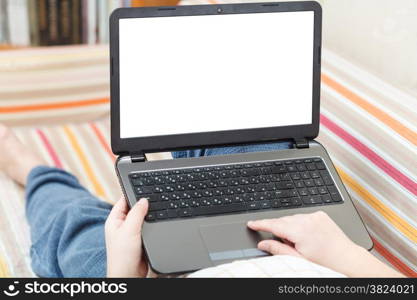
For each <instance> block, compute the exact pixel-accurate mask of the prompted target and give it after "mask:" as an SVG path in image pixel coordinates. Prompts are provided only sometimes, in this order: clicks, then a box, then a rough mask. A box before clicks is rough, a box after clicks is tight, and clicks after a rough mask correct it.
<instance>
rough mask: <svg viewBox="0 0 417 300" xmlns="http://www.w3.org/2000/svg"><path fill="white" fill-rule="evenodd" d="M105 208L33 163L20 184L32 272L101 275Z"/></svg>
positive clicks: (64, 177)
mask: <svg viewBox="0 0 417 300" xmlns="http://www.w3.org/2000/svg"><path fill="white" fill-rule="evenodd" d="M291 147H292V144H291V143H289V142H288V143H287V142H283V143H270V144H261V145H249V146H239V147H223V148H211V149H198V150H188V151H178V152H173V153H172V154H173V157H174V158H184V157H197V156H209V155H222V154H232V153H244V152H257V151H272V150H277V149H288V148H291ZM111 208H112V206H111V205H110V204H108V203H105V202H103V201H100V200H99V199H97V198H96V197H94V196H93V195H92V194H91V193H90V192H89V191H87V190H86V189H85V188H84V187H83V186H81V185H80V184H79V182H78V180H77V178H75V177H74V176H73V175H71V174H69V173H68V172H65V171H63V170H60V169H56V168H50V167H45V166H39V167H36V168H34V169H33V170H32V171H31V172H30V174H29V176H28V180H27V187H26V216H27V219H28V222H29V225H30V234H31V241H32V246H31V249H30V256H31V262H32V269H33V271H34V272H35V273H36V274H37V275H38V276H41V277H105V276H106V248H105V240H104V223H105V221H106V219H107V216H108V214H109V212H110V210H111Z"/></svg>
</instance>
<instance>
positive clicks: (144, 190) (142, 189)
mask: <svg viewBox="0 0 417 300" xmlns="http://www.w3.org/2000/svg"><path fill="white" fill-rule="evenodd" d="M152 190H153V189H152V187H148V186H138V187H135V193H136V195H145V194H151V193H152Z"/></svg>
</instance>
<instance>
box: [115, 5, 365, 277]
mask: <svg viewBox="0 0 417 300" xmlns="http://www.w3.org/2000/svg"><path fill="white" fill-rule="evenodd" d="M321 21H322V13H321V7H320V5H319V4H318V3H316V2H310V1H308V2H290V3H285V2H284V3H251V4H226V5H196V6H178V7H146V8H127V9H126V8H125V9H123V8H122V9H118V10H116V11H115V12H113V14H112V15H111V18H110V54H111V146H112V150H113V152H114V154H115V155H117V156H118V159H117V161H116V164H115V165H116V171H117V175H118V178H119V179H120V184H121V187H122V189H123V192H124V195H125V197H126V199H127V201H128V203H129V205H130V206H132V205H134V204H135V203H136V202H137V201H138V199H140V198H142V197H145V198H147V199H148V200H149V203H150V209H149V212H148V214H147V216H146V220H145V223H144V225H143V231H142V239H143V245H144V249H145V253H146V255H147V258H148V260H149V263H150V266H151V268H152V269H153V271H155V272H156V273H160V274H176V273H184V272H189V271H194V270H199V269H202V268H206V267H211V266H215V265H218V264H223V263H227V262H231V261H234V260H238V259H249V258H252V257H259V256H265V255H267V253H265V252H262V251H260V250H258V249H257V243H258V242H259V241H260V240H262V239H265V238H271V235H270V234H266V233H257V232H253V231H251V230H249V229H248V228H247V226H246V223H247V221H248V220H257V219H265V218H279V217H282V216H286V215H293V214H303V213H312V212H315V211H319V210H322V211H324V212H326V213H327V214H328V215H329V216H330V217H331V218H332V219H333V220H334V221H335V222H336V223H337V224H338V225H339V226H340V227H341V228H342V229H343V231H344V232H345V233H346V234H347V235H348V236H349V237H350V238H351V239H352V240H353V241H354V242H355V243H357V244H359V245H360V246H362V247H364V248H366V249H371V248H372V246H373V244H372V241H371V239H370V237H369V234H368V232H367V230H366V228H365V226H364V224H363V222H362V220H361V218H360V216H359V214H358V212H357V211H356V209H355V207H354V205H353V203H352V201H351V199H350V197H349V195H348V193H347V191H346V189H345V187H344V186H343V183H342V182H341V180H340V178H339V176H338V174H337V171H336V170H335V167H334V166H333V163H332V161H331V160H330V158H329V155H328V153H327V152H326V149H325V148H324V147H323V146H322V145H321V144H320V143H318V142H317V141H315V140H314V139H315V138H316V137H317V135H318V132H319V111H320V64H321V61H320V57H321ZM280 141H282V142H290V144H291V147H290V148H289V149H284V150H275V151H263V152H253V153H240V154H229V155H218V156H203V157H189V158H178V159H165V160H158V161H148V160H147V159H146V156H145V153H152V152H164V151H176V150H184V149H198V148H200V149H201V148H210V147H223V146H239V145H250V144H254V143H258V144H259V143H269V142H280ZM317 230H320V228H317ZM323 247H325V245H323ZM341 255H343V254H342V253H341Z"/></svg>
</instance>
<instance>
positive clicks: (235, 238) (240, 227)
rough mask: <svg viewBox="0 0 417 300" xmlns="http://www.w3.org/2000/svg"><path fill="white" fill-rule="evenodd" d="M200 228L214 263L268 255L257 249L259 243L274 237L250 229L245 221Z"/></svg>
mask: <svg viewBox="0 0 417 300" xmlns="http://www.w3.org/2000/svg"><path fill="white" fill-rule="evenodd" d="M199 229H200V234H201V237H202V239H203V241H204V244H205V246H206V248H207V251H208V253H209V256H210V259H211V260H212V261H213V263H216V262H217V261H224V260H233V259H245V258H251V257H257V256H265V255H268V254H267V253H266V252H263V251H261V250H259V249H257V244H258V242H259V241H261V240H264V239H272V235H271V234H268V233H258V232H255V231H253V230H250V229H249V228H247V226H246V223H244V222H238V223H224V224H216V225H207V226H200V228H199Z"/></svg>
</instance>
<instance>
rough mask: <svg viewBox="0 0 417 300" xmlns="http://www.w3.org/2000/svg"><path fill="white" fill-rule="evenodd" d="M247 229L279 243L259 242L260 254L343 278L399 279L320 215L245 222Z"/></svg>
mask: <svg viewBox="0 0 417 300" xmlns="http://www.w3.org/2000/svg"><path fill="white" fill-rule="evenodd" d="M248 227H249V228H251V229H252V230H256V231H265V232H270V233H272V234H273V235H275V236H276V237H278V238H280V239H281V240H282V241H283V242H280V241H277V240H263V241H261V242H259V244H258V248H259V249H260V250H263V251H266V252H269V253H271V254H273V255H277V254H281V255H293V256H299V257H303V258H305V259H307V260H310V261H312V262H315V263H317V264H319V265H322V266H324V267H327V268H330V269H332V270H334V271H337V272H339V273H342V274H345V275H347V276H378V275H379V276H400V275H401V274H399V273H398V272H396V271H394V270H392V269H391V268H389V267H388V266H385V265H384V264H383V263H381V262H380V261H378V260H377V259H376V258H375V257H373V256H372V255H371V254H369V252H368V251H367V250H365V249H364V248H362V247H359V246H358V245H356V244H355V243H353V242H352V241H351V240H350V239H349V238H348V237H347V236H346V235H345V234H344V233H343V231H342V230H341V229H340V228H339V227H338V226H337V225H336V223H335V222H333V220H332V219H331V218H330V217H329V216H328V215H327V214H326V213H324V212H322V211H318V212H315V213H312V214H298V215H293V216H286V217H282V218H278V219H265V220H259V221H249V222H248Z"/></svg>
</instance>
